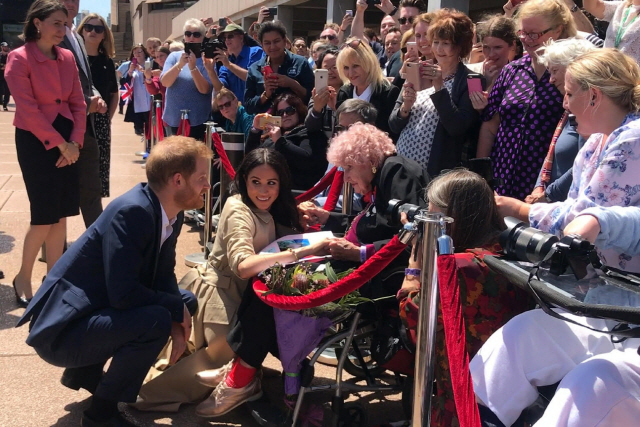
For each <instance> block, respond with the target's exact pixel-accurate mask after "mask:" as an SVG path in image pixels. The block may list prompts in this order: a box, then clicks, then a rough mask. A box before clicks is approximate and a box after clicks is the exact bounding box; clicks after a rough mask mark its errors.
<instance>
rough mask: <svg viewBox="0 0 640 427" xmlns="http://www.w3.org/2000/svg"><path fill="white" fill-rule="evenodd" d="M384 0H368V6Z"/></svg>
mask: <svg viewBox="0 0 640 427" xmlns="http://www.w3.org/2000/svg"><path fill="white" fill-rule="evenodd" d="M381 3H382V0H367V5H368V6H373V5H374V4H381Z"/></svg>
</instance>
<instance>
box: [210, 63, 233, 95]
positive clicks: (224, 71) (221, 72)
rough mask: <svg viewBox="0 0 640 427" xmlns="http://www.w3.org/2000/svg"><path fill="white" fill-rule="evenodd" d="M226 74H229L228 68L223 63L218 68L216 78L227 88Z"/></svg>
mask: <svg viewBox="0 0 640 427" xmlns="http://www.w3.org/2000/svg"><path fill="white" fill-rule="evenodd" d="M207 74H208V73H207ZM228 76H229V69H228V68H227V67H225V66H224V65H223V66H221V67H220V69H218V80H220V83H222V86H224V87H226V88H227V89H229V79H228Z"/></svg>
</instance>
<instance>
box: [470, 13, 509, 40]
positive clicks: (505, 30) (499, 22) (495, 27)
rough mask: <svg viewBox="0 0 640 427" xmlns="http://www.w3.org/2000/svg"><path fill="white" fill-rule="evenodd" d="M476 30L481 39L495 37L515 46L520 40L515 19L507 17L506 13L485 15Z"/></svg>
mask: <svg viewBox="0 0 640 427" xmlns="http://www.w3.org/2000/svg"><path fill="white" fill-rule="evenodd" d="M476 32H477V34H478V38H479V39H480V41H482V40H484V38H485V37H495V38H497V39H500V40H502V41H504V42H505V43H507V44H508V45H509V46H513V45H514V44H515V43H516V41H517V40H518V35H517V34H516V23H515V22H514V21H513V19H511V18H507V17H506V16H504V15H491V16H487V17H485V18H484V19H483V20H482V21H480V22H478V26H477V28H476Z"/></svg>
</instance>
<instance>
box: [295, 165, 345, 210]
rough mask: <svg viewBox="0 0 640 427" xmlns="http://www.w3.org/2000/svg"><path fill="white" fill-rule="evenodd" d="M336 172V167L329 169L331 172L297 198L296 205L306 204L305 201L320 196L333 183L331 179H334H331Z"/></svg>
mask: <svg viewBox="0 0 640 427" xmlns="http://www.w3.org/2000/svg"><path fill="white" fill-rule="evenodd" d="M337 170H338V167H337V166H334V167H333V168H331V170H330V171H329V172H327V174H326V175H325V176H323V177H322V179H321V180H320V181H318V183H317V184H316V185H314V186H313V187H312V188H310V189H308V190H307V191H305V192H304V193H302V194H300V195H299V196H297V197H296V203H302V202H306V201H307V200H311V199H313V198H314V197H316V196H317V195H318V194H320V193H321V192H322V191H323V190H324V189H325V188H327V187H328V186H329V185H330V184H331V183H332V182H333V179H334V178H333V177H334V176H335V174H336V171H337Z"/></svg>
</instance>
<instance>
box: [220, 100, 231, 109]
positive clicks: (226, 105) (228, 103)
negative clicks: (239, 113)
mask: <svg viewBox="0 0 640 427" xmlns="http://www.w3.org/2000/svg"><path fill="white" fill-rule="evenodd" d="M232 102H233V101H228V102H225V103H224V104H219V105H218V109H220V110H222V109H223V108H229V107H231V103H232Z"/></svg>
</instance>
